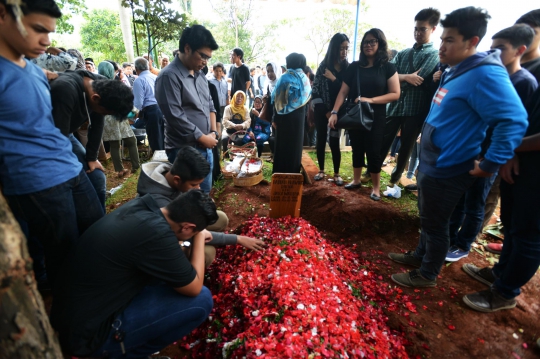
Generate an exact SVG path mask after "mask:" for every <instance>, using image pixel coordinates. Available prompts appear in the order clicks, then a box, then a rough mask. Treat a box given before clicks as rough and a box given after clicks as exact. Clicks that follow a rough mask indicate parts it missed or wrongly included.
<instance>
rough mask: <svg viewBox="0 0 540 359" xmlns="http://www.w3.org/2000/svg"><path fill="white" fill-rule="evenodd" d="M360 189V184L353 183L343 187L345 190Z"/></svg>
mask: <svg viewBox="0 0 540 359" xmlns="http://www.w3.org/2000/svg"><path fill="white" fill-rule="evenodd" d="M361 187H362V183H361V182H360V183H354V182H351V183H349V184H346V185H345V187H344V188H345V189H357V188H361Z"/></svg>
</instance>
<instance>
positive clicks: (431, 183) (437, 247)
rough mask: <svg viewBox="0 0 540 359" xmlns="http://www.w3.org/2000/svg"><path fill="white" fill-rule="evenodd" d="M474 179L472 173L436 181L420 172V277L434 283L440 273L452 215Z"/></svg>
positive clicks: (418, 256) (446, 249) (447, 245)
mask: <svg viewBox="0 0 540 359" xmlns="http://www.w3.org/2000/svg"><path fill="white" fill-rule="evenodd" d="M475 178H476V177H472V176H471V175H470V174H469V173H464V174H461V175H459V176H456V177H452V178H435V177H431V176H429V175H427V174H425V173H423V172H418V177H417V179H418V209H419V210H420V225H421V233H420V239H419V242H418V246H417V247H416V250H415V252H414V256H415V257H416V258H418V259H421V260H422V265H421V266H420V274H422V276H423V277H425V278H427V279H429V280H435V279H436V278H437V275H439V273H440V271H441V267H442V265H443V263H444V260H445V258H446V254H447V252H448V248H449V247H450V235H449V232H448V231H449V224H450V216H451V215H452V212H453V211H454V208H455V207H456V205H457V203H458V202H459V200H460V198H461V196H463V194H464V193H465V191H467V189H468V188H469V187H470V186H471V184H472V183H473V182H474V180H475Z"/></svg>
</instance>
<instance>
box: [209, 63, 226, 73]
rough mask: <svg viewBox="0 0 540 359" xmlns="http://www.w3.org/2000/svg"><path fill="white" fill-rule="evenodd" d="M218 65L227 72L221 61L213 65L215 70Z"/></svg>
mask: <svg viewBox="0 0 540 359" xmlns="http://www.w3.org/2000/svg"><path fill="white" fill-rule="evenodd" d="M216 67H219V68H220V69H221V70H222V71H223V72H225V66H223V64H222V63H221V62H216V63H215V64H214V65H212V68H213V69H214V70H215V69H216Z"/></svg>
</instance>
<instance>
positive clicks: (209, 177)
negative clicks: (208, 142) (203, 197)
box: [166, 147, 214, 194]
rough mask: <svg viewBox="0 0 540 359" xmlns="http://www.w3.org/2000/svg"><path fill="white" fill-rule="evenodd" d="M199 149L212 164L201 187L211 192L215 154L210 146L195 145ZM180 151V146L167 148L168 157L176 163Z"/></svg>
mask: <svg viewBox="0 0 540 359" xmlns="http://www.w3.org/2000/svg"><path fill="white" fill-rule="evenodd" d="M194 148H195V149H196V150H197V151H199V152H200V153H201V155H203V157H204V158H205V159H206V161H208V163H209V164H210V172H208V175H207V176H206V177H205V178H204V181H203V182H202V183H201V189H202V190H203V192H204V193H206V194H208V193H210V190H211V189H212V170H213V168H214V155H213V154H212V149H210V148H200V147H194ZM178 151H180V148H172V149H170V150H167V151H166V152H167V158H168V159H169V162H170V163H174V160H175V159H176V155H177V154H178Z"/></svg>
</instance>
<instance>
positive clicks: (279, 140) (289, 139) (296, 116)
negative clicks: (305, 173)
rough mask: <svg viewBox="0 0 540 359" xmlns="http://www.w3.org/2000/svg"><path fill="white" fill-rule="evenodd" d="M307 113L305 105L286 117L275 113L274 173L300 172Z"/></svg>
mask: <svg viewBox="0 0 540 359" xmlns="http://www.w3.org/2000/svg"><path fill="white" fill-rule="evenodd" d="M305 111H306V106H305V105H304V106H302V107H300V108H298V109H296V110H294V111H293V112H291V113H288V114H286V115H279V114H278V113H277V112H276V111H274V122H275V123H276V131H275V133H276V140H275V145H274V146H275V148H274V169H273V171H272V173H299V172H300V166H301V164H302V144H303V139H304V118H305V117H306V112H305Z"/></svg>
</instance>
